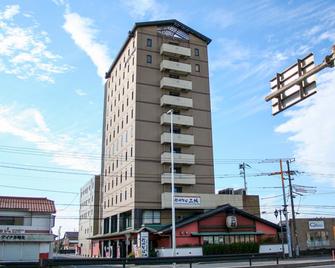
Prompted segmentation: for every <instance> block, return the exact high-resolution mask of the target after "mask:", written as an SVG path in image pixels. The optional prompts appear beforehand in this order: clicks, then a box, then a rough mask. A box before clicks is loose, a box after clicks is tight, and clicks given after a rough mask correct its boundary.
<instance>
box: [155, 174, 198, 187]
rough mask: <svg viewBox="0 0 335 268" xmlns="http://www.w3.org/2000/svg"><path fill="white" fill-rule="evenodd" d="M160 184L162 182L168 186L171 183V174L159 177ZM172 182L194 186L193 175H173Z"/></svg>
mask: <svg viewBox="0 0 335 268" xmlns="http://www.w3.org/2000/svg"><path fill="white" fill-rule="evenodd" d="M161 182H162V184H170V183H171V173H163V174H162V175H161ZM174 182H175V183H176V184H187V185H193V184H195V175H193V174H183V173H175V174H174Z"/></svg>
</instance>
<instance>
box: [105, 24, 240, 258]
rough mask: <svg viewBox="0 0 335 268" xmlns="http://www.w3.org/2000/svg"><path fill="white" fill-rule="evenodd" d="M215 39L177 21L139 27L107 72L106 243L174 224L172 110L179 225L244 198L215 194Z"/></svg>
mask: <svg viewBox="0 0 335 268" xmlns="http://www.w3.org/2000/svg"><path fill="white" fill-rule="evenodd" d="M210 42H211V40H210V39H209V38H208V37H206V36H204V35H202V34H200V33H199V32H197V31H195V30H193V29H192V28H190V27H188V26H186V25H184V24H182V23H181V22H179V21H177V20H165V21H154V22H144V23H136V24H135V26H134V28H133V29H132V30H131V31H130V32H129V35H128V38H127V40H126V42H125V43H124V45H123V46H122V48H121V50H120V52H119V54H118V55H117V56H116V58H115V60H114V62H113V63H112V65H111V67H110V69H109V70H108V72H107V73H106V84H105V98H104V123H103V146H102V170H101V174H102V179H101V197H100V202H101V203H100V207H101V209H100V217H101V219H102V221H101V225H100V227H101V228H100V235H102V237H103V238H106V237H108V235H110V236H111V237H112V236H116V235H118V234H124V233H127V232H131V231H132V230H133V231H134V230H136V229H139V228H141V226H143V225H145V224H168V223H170V222H171V212H170V211H171V143H170V141H171V137H170V114H168V111H169V110H171V109H173V133H174V134H173V140H174V146H173V150H174V164H175V169H174V172H175V192H176V199H175V203H176V209H177V210H176V216H177V220H181V219H182V218H184V217H186V216H189V215H191V214H194V213H200V212H203V211H204V210H205V209H210V208H216V207H217V206H218V205H221V204H225V203H230V204H231V205H233V206H236V207H240V208H241V207H242V203H243V200H242V196H234V197H232V196H229V195H226V196H225V195H220V196H217V195H215V185H214V166H213V148H212V124H211V106H210V88H209V74H208V52H207V46H208V44H209V43H210ZM103 248H104V249H106V245H105V246H103ZM107 254H108V253H107Z"/></svg>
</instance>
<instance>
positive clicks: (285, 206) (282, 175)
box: [279, 159, 292, 258]
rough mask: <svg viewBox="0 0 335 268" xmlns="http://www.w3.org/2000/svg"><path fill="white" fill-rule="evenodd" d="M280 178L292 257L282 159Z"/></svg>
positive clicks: (290, 250)
mask: <svg viewBox="0 0 335 268" xmlns="http://www.w3.org/2000/svg"><path fill="white" fill-rule="evenodd" d="M279 164H280V176H281V183H282V188H283V201H284V212H285V213H284V216H285V221H286V238H287V247H288V256H289V257H290V258H291V257H292V244H291V234H290V225H289V221H288V212H287V204H286V193H285V182H284V172H283V161H282V160H281V159H280V162H279Z"/></svg>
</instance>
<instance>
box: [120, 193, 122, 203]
mask: <svg viewBox="0 0 335 268" xmlns="http://www.w3.org/2000/svg"><path fill="white" fill-rule="evenodd" d="M120 202H122V193H120Z"/></svg>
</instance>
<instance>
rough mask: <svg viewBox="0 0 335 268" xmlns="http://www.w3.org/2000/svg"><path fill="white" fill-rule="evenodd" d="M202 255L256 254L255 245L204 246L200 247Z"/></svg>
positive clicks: (257, 248) (256, 246)
mask: <svg viewBox="0 0 335 268" xmlns="http://www.w3.org/2000/svg"><path fill="white" fill-rule="evenodd" d="M202 249H203V254H204V255H220V254H240V253H258V251H259V244H257V243H234V244H227V245H224V244H206V245H203V246H202Z"/></svg>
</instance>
